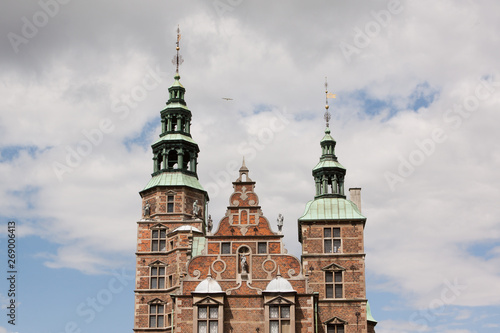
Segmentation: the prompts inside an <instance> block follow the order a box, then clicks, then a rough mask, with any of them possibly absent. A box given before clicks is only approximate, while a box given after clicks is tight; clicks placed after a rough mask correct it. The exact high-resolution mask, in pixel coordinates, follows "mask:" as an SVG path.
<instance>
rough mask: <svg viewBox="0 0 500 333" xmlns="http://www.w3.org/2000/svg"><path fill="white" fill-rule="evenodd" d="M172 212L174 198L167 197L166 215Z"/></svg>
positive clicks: (171, 196)
mask: <svg viewBox="0 0 500 333" xmlns="http://www.w3.org/2000/svg"><path fill="white" fill-rule="evenodd" d="M173 212H174V196H173V195H169V196H167V213H173Z"/></svg>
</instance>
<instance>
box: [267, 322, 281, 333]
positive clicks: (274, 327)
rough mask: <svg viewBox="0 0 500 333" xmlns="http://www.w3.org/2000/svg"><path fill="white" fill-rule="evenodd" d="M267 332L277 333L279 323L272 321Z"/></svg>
mask: <svg viewBox="0 0 500 333" xmlns="http://www.w3.org/2000/svg"><path fill="white" fill-rule="evenodd" d="M269 330H270V331H271V333H279V330H280V327H279V322H278V321H276V320H272V321H271V322H270V323H269Z"/></svg>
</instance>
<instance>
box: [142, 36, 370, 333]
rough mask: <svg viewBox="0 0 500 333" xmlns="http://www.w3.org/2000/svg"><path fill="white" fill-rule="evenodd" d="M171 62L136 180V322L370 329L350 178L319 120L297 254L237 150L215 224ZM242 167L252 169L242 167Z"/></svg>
mask: <svg viewBox="0 0 500 333" xmlns="http://www.w3.org/2000/svg"><path fill="white" fill-rule="evenodd" d="M177 32H178V35H177V46H176V50H177V54H176V56H175V57H174V61H173V62H174V64H175V65H176V72H175V75H174V83H173V84H172V86H171V87H170V88H168V92H169V97H168V101H167V105H166V108H165V109H164V110H162V111H161V112H160V115H161V128H162V129H161V134H160V137H159V139H158V140H157V141H156V142H154V143H153V144H152V151H153V173H152V175H151V176H152V177H151V179H150V181H149V182H148V184H147V185H146V186H145V187H144V189H143V190H142V191H140V195H141V198H142V207H143V210H142V216H141V219H140V220H139V221H138V222H137V226H138V233H137V237H138V241H137V253H136V256H137V257H136V258H137V259H136V260H137V261H136V267H137V271H136V290H135V320H134V331H135V332H154V333H156V332H169V333H174V332H175V333H226V332H228V333H233V332H239V333H255V332H256V333H372V332H374V326H375V324H376V322H375V320H374V319H373V318H372V317H371V314H370V311H369V305H368V303H367V300H366V292H365V267H364V258H365V254H364V247H363V230H364V226H365V222H366V218H365V217H364V216H363V215H362V214H361V209H360V208H361V204H360V199H359V198H360V190H359V189H351V199H352V200H353V201H355V202H356V203H355V202H353V201H349V200H347V199H346V195H345V193H344V178H345V174H346V169H345V168H344V167H343V166H342V165H341V164H340V163H339V162H338V159H337V157H336V155H335V145H336V142H335V140H334V139H333V137H332V136H331V131H330V127H329V120H330V114H329V112H328V92H327V103H326V113H325V119H326V130H325V135H324V137H323V139H322V140H321V143H320V145H321V157H320V161H319V163H318V164H317V165H316V166H315V167H314V169H313V172H312V174H313V177H314V182H315V185H316V193H315V196H314V199H313V200H312V201H310V202H309V203H307V205H306V208H305V211H304V214H303V216H302V217H300V218H299V220H298V228H299V229H298V230H299V241H300V242H301V243H302V258H301V260H299V258H296V257H295V256H293V255H291V254H289V253H288V252H287V250H286V249H285V246H284V243H283V233H282V227H283V223H284V218H283V216H282V215H281V214H280V215H279V216H278V218H277V220H276V227H277V231H276V230H274V229H273V227H272V226H271V224H270V223H269V220H268V219H267V218H266V217H265V216H264V213H263V211H262V208H261V206H260V204H259V197H258V196H257V193H256V192H255V188H256V182H255V181H254V180H252V179H251V178H250V177H249V169H248V168H247V166H246V165H245V160H244V159H243V163H242V166H241V168H240V169H239V176H238V178H237V179H236V180H235V181H234V182H233V183H232V184H233V193H232V194H231V195H230V197H229V205H228V207H227V210H226V213H225V214H224V215H223V217H222V218H221V219H220V221H219V223H218V225H217V227H216V228H214V229H215V230H214V231H212V229H213V223H212V218H211V215H209V214H208V212H207V202H208V194H207V192H206V191H205V190H204V189H203V187H202V186H201V184H200V183H199V181H198V176H197V158H198V153H199V148H198V145H197V144H196V142H195V141H194V140H193V139H192V137H191V133H190V128H191V116H192V115H191V111H190V110H189V109H188V108H187V104H186V102H185V100H184V95H185V91H186V90H185V88H184V87H183V86H182V84H181V83H180V81H179V80H180V75H179V65H180V64H181V63H182V58H181V57H180V55H179V40H180V33H179V30H178V31H177ZM252 177H253V176H252Z"/></svg>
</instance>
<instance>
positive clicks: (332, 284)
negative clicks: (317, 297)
mask: <svg viewBox="0 0 500 333" xmlns="http://www.w3.org/2000/svg"><path fill="white" fill-rule="evenodd" d="M339 290H340V294H339V293H338V291H339ZM325 298H328V299H341V298H345V297H344V274H343V271H342V270H340V269H339V270H327V271H325Z"/></svg>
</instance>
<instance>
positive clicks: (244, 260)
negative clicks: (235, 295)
mask: <svg viewBox="0 0 500 333" xmlns="http://www.w3.org/2000/svg"><path fill="white" fill-rule="evenodd" d="M240 263H241V273H242V274H247V273H248V263H247V257H246V255H245V253H241V254H240Z"/></svg>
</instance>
